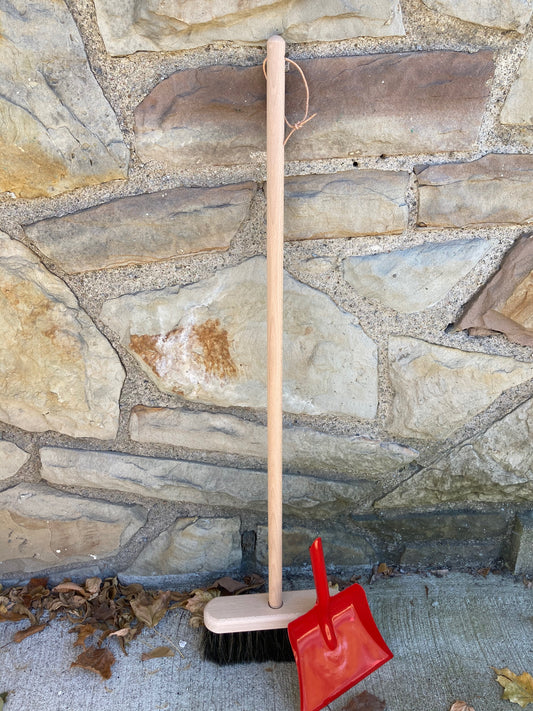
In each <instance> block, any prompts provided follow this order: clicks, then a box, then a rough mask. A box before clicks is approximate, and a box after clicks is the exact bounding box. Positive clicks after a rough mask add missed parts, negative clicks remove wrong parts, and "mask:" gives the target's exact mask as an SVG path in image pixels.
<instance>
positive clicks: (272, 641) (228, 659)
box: [202, 627, 294, 665]
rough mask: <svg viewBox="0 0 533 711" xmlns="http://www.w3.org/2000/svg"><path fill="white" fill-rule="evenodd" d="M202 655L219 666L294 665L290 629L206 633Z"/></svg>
mask: <svg viewBox="0 0 533 711" xmlns="http://www.w3.org/2000/svg"><path fill="white" fill-rule="evenodd" d="M202 656H203V658H204V659H206V660H208V661H210V662H215V663H216V664H220V665H224V664H244V663H248V662H294V654H293V652H292V647H291V643H290V641H289V634H288V632H287V629H286V628H284V629H277V630H257V631H255V632H232V633H229V634H216V633H215V632H211V631H210V630H208V629H207V628H205V627H204V628H203V633H202Z"/></svg>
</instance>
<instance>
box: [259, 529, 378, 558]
mask: <svg viewBox="0 0 533 711" xmlns="http://www.w3.org/2000/svg"><path fill="white" fill-rule="evenodd" d="M318 535H320V538H321V539H322V546H323V548H324V558H325V559H326V561H327V563H328V565H347V566H348V565H370V564H372V563H373V562H375V561H376V552H375V551H374V549H373V548H372V546H371V545H370V544H369V543H368V541H367V540H366V539H365V538H364V537H363V536H359V535H357V534H355V533H353V532H350V531H346V530H345V529H338V528H334V527H331V526H328V527H325V526H322V528H321V530H320V532H318V531H317V530H316V528H315V527H314V526H309V527H307V528H306V527H304V526H288V527H286V528H284V529H283V565H299V566H302V565H309V546H310V545H311V543H312V542H313V541H314V540H315V538H316V537H317V536H318ZM267 538H268V531H267V527H266V526H258V527H257V549H256V556H257V561H258V562H259V563H261V565H267V564H268V549H267Z"/></svg>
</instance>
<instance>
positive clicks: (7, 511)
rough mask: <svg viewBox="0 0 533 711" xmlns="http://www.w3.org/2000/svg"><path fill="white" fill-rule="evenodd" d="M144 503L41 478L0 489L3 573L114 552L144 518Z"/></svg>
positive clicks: (89, 559) (29, 570) (90, 559)
mask: <svg viewBox="0 0 533 711" xmlns="http://www.w3.org/2000/svg"><path fill="white" fill-rule="evenodd" d="M145 521H146V512H145V510H144V509H143V508H142V507H141V506H124V505H118V504H110V503H107V502H104V501H97V500H94V499H83V498H82V497H81V496H73V495H72V494H65V493H62V492H59V491H54V489H50V488H49V487H47V486H44V485H42V484H33V485H32V484H19V485H18V486H15V487H13V488H12V489H7V490H6V491H3V492H1V493H0V530H2V531H4V532H9V533H8V535H3V536H0V575H5V574H8V573H12V572H19V571H20V572H27V573H33V572H36V571H38V570H43V569H45V568H52V567H56V566H58V565H67V564H71V563H72V564H73V563H82V562H94V561H95V560H98V559H100V558H103V557H107V556H110V555H113V554H115V553H117V552H118V550H119V548H120V547H121V546H123V545H125V544H126V543H127V542H128V541H129V539H130V538H131V537H132V536H133V534H134V533H135V532H136V531H137V530H138V529H139V528H140V527H141V526H142V525H143V524H144V523H145Z"/></svg>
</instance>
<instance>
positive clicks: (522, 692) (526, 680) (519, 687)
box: [491, 667, 533, 708]
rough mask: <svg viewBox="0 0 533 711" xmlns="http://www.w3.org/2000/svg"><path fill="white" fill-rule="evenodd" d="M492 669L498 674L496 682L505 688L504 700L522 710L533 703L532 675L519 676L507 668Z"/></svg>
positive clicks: (525, 673)
mask: <svg viewBox="0 0 533 711" xmlns="http://www.w3.org/2000/svg"><path fill="white" fill-rule="evenodd" d="M491 668H492V669H493V670H494V671H495V672H496V681H497V682H498V683H499V684H501V686H503V693H502V699H507V700H508V701H511V702H512V703H513V704H518V705H519V706H521V707H522V708H524V706H527V705H528V704H532V703H533V677H532V676H531V674H528V673H527V672H523V673H522V674H520V676H517V675H516V674H514V673H513V672H512V671H511V670H510V669H507V668H505V669H496V667H491Z"/></svg>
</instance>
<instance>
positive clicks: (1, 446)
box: [0, 442, 30, 480]
mask: <svg viewBox="0 0 533 711" xmlns="http://www.w3.org/2000/svg"><path fill="white" fill-rule="evenodd" d="M29 458H30V455H29V454H28V453H27V452H25V451H24V450H23V449H20V447H17V445H16V444H13V442H0V480H1V479H9V477H11V476H14V475H15V474H16V473H17V472H18V470H19V469H20V468H21V467H22V466H23V465H24V464H26V462H27V461H28V459H29Z"/></svg>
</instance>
